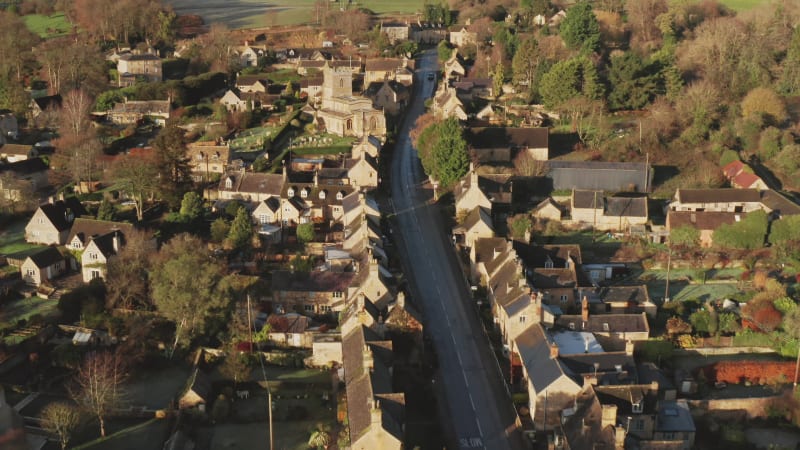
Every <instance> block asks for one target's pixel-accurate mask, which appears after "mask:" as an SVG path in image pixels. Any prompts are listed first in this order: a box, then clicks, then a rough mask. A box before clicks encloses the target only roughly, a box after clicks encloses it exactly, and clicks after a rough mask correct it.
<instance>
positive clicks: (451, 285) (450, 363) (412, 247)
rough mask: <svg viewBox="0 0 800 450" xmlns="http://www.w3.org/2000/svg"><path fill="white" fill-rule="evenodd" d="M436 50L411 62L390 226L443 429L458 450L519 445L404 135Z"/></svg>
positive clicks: (429, 84) (418, 107) (428, 90)
mask: <svg viewBox="0 0 800 450" xmlns="http://www.w3.org/2000/svg"><path fill="white" fill-rule="evenodd" d="M436 56H437V55H436V52H435V49H434V50H429V51H426V52H424V53H423V55H422V56H421V57H420V58H419V59H418V60H417V61H418V62H417V71H416V73H415V75H414V84H415V89H414V96H413V98H412V99H411V103H410V104H409V107H408V110H407V114H406V117H405V120H404V122H403V124H402V127H401V129H400V130H399V133H398V137H397V145H396V146H395V151H394V155H393V160H392V167H391V192H392V197H391V200H392V203H393V207H394V213H395V218H394V221H393V223H392V226H393V228H394V230H393V232H394V234H395V235H398V234H399V236H396V237H399V238H400V239H398V240H397V245H398V248H399V249H400V252H401V256H403V259H404V261H405V275H406V277H407V279H408V281H409V287H410V289H411V292H412V294H413V295H414V296H415V297H416V299H417V304H419V305H420V306H421V308H422V310H423V314H424V316H425V327H426V334H428V335H429V336H430V337H431V339H432V340H433V344H434V347H435V349H436V353H437V355H438V360H439V377H438V379H437V381H438V382H439V383H440V384H442V385H443V390H444V396H445V401H446V408H447V414H448V415H449V419H450V420H451V422H452V424H450V425H451V426H450V428H449V429H450V430H451V431H452V434H454V435H455V436H454V437H451V439H450V441H453V439H455V441H456V442H454V444H456V445H458V446H459V448H486V449H492V450H494V449H498V450H503V449H516V448H522V445H521V442H522V441H521V439H520V437H519V433H518V431H516V430H515V429H514V421H515V414H514V411H513V407H512V406H511V399H510V398H509V397H508V392H507V390H506V389H505V386H504V384H503V380H502V378H501V377H502V376H501V374H500V371H499V367H498V366H497V360H496V359H495V357H494V355H493V353H492V350H491V348H490V346H489V343H488V340H487V338H486V335H485V333H484V332H483V329H482V328H481V324H480V321H479V320H478V317H477V314H476V312H475V310H474V307H473V306H472V304H471V301H472V300H471V293H470V290H469V288H468V286H467V282H466V279H465V278H464V275H463V273H462V271H461V269H460V266H459V263H458V261H457V259H456V254H455V251H454V249H453V247H452V245H451V244H450V242H451V241H450V237H449V233H448V232H447V230H446V229H445V226H446V225H445V223H444V221H443V220H442V219H443V218H442V215H441V211H440V209H439V208H438V206H436V205H433V204H429V199H430V191H429V190H426V189H424V188H423V187H422V185H423V184H424V180H425V179H426V177H425V174H424V173H423V170H422V166H421V164H420V162H419V159H418V157H417V153H416V150H415V149H414V148H413V145H412V142H411V139H410V138H409V131H410V130H411V128H413V126H414V122H415V121H416V119H417V117H419V116H420V115H422V114H423V113H424V112H425V106H424V101H425V98H428V97H430V96H431V95H432V92H433V91H434V89H435V82H434V81H432V80H428V74H429V73H434V72H436V71H437V60H436Z"/></svg>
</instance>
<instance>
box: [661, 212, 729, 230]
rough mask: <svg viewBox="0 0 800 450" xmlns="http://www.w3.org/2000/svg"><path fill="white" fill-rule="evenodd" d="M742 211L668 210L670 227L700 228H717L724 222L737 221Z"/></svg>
mask: <svg viewBox="0 0 800 450" xmlns="http://www.w3.org/2000/svg"><path fill="white" fill-rule="evenodd" d="M737 215H739V216H741V215H742V214H741V213H732V212H717V211H697V212H695V211H667V223H668V224H669V228H670V229H673V230H674V229H675V228H680V227H683V226H690V227H693V228H697V229H698V230H716V229H717V228H719V227H720V225H723V224H728V225H730V224H732V223H734V222H736V216H737Z"/></svg>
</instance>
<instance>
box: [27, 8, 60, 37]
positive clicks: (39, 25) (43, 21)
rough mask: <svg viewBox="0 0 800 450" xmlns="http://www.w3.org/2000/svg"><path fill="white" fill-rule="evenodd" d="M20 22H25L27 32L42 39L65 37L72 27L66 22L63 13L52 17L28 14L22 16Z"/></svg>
mask: <svg viewBox="0 0 800 450" xmlns="http://www.w3.org/2000/svg"><path fill="white" fill-rule="evenodd" d="M22 20H24V21H25V25H26V26H27V27H28V29H29V30H31V31H33V32H34V33H36V34H38V35H39V36H40V37H42V38H44V39H49V38H53V37H59V36H66V35H67V34H68V33H69V32H70V30H72V25H70V24H69V22H67V18H66V17H64V13H57V14H53V15H52V16H45V15H42V14H28V15H27V16H23V17H22Z"/></svg>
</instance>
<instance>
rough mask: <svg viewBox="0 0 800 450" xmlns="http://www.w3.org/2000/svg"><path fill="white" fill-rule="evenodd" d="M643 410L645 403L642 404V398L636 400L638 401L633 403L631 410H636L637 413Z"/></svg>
mask: <svg viewBox="0 0 800 450" xmlns="http://www.w3.org/2000/svg"><path fill="white" fill-rule="evenodd" d="M642 410H643V405H642V402H641V400H640V401H638V402H636V403H633V404H632V405H631V411H633V412H635V413H641V412H642Z"/></svg>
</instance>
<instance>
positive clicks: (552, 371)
mask: <svg viewBox="0 0 800 450" xmlns="http://www.w3.org/2000/svg"><path fill="white" fill-rule="evenodd" d="M515 343H516V345H517V350H518V352H519V356H520V359H521V360H522V364H523V365H524V366H525V367H526V368H527V371H528V376H529V377H530V381H531V383H532V384H533V388H534V389H535V390H536V392H542V391H543V390H544V389H546V388H547V387H548V386H550V385H551V384H552V383H553V382H554V381H556V380H558V379H559V378H560V377H561V376H563V375H564V372H563V371H562V369H561V365H560V364H559V363H558V359H557V358H556V359H553V358H550V343H549V342H548V340H547V337H546V336H545V332H544V329H543V328H542V326H541V325H540V324H538V323H537V324H535V325H533V326H531V327H529V328H528V329H527V330H525V331H523V332H522V333H521V334H520V335H519V336H517V339H516V340H515Z"/></svg>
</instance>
